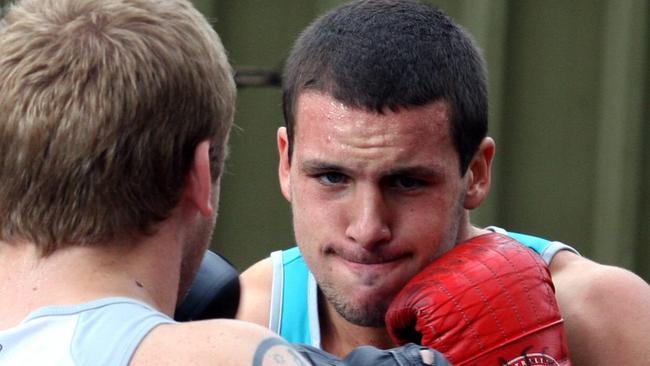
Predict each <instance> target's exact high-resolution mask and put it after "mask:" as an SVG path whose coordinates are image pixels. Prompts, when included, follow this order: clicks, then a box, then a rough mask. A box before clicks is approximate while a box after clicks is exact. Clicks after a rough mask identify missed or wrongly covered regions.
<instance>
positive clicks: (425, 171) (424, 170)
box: [383, 165, 444, 178]
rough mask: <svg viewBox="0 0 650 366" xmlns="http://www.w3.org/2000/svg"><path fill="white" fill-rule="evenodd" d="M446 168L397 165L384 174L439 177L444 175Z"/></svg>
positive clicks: (390, 175) (388, 175) (391, 175)
mask: <svg viewBox="0 0 650 366" xmlns="http://www.w3.org/2000/svg"><path fill="white" fill-rule="evenodd" d="M443 172H444V170H443V169H441V168H439V167H435V166H434V167H430V166H421V165H417V166H404V167H396V168H392V169H389V170H388V171H387V172H386V173H385V174H383V175H384V176H387V177H394V176H412V177H430V178H437V177H442V176H443V175H444V173H443Z"/></svg>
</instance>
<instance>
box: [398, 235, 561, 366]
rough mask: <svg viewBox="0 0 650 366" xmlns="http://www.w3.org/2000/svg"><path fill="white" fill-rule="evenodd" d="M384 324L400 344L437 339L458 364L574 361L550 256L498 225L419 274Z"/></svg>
mask: <svg viewBox="0 0 650 366" xmlns="http://www.w3.org/2000/svg"><path fill="white" fill-rule="evenodd" d="M386 326H387V328H388V332H389V334H390V336H391V337H392V338H393V340H394V341H395V342H396V343H397V344H403V343H406V342H415V343H419V344H422V345H425V346H429V347H433V348H435V349H437V350H438V351H440V352H442V353H444V354H445V356H446V357H447V359H448V360H449V361H450V362H451V363H452V364H454V365H456V366H463V365H480V366H503V365H510V366H524V365H526V366H534V365H570V361H569V358H568V349H567V342H566V337H565V333H564V325H563V320H562V317H561V315H560V311H559V308H558V306H557V302H556V299H555V289H554V287H553V283H552V282H551V276H550V272H549V270H548V268H547V266H546V264H545V263H544V262H543V260H542V259H541V257H540V256H539V255H537V254H536V253H535V252H534V251H532V250H531V249H529V248H528V247H526V246H524V245H523V244H521V243H519V242H517V241H515V240H513V239H511V238H510V237H508V236H505V235H501V234H497V233H491V234H486V235H481V236H478V237H476V238H473V239H471V240H469V241H467V242H464V243H461V244H459V245H457V246H456V247H455V248H454V249H452V250H451V251H449V252H448V253H446V254H444V255H443V256H441V257H440V258H438V259H436V260H434V261H433V262H432V263H431V264H430V265H428V266H427V267H426V268H425V269H424V270H423V271H421V272H420V273H419V274H417V275H416V276H415V277H413V278H412V279H411V280H410V281H409V282H408V283H407V284H406V286H405V287H404V288H403V289H402V290H401V291H400V292H399V293H398V295H397V296H396V298H395V299H394V301H393V302H392V303H391V305H390V306H389V308H388V311H387V313H386Z"/></svg>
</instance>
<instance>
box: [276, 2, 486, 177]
mask: <svg viewBox="0 0 650 366" xmlns="http://www.w3.org/2000/svg"><path fill="white" fill-rule="evenodd" d="M486 84H487V81H486V71H485V62H484V60H483V57H482V55H481V52H480V51H479V49H478V48H477V47H476V46H475V45H474V42H473V40H472V38H471V36H470V35H469V34H468V33H467V32H466V31H465V30H464V29H463V28H462V27H460V26H459V25H458V24H456V23H455V22H454V21H453V20H452V19H451V18H450V17H449V16H447V15H446V14H444V13H443V12H442V11H441V10H439V9H438V8H436V7H434V6H432V5H427V4H422V3H419V2H417V1H409V0H361V1H352V2H349V3H346V4H343V5H342V6H339V7H337V8H335V9H333V10H331V11H329V12H327V13H325V14H324V15H322V16H321V17H319V18H318V19H317V20H316V21H315V22H314V23H312V24H311V25H310V26H309V27H308V28H307V29H305V31H304V32H303V33H302V34H301V35H300V37H299V38H298V40H297V41H296V43H295V44H294V47H293V49H292V51H291V53H290V55H289V57H288V59H287V62H286V65H285V69H284V75H283V109H284V117H285V122H286V125H287V134H288V139H289V157H291V153H292V148H291V144H292V142H293V136H294V132H295V128H296V126H295V108H296V107H295V105H296V101H297V98H298V96H299V95H300V93H301V92H303V91H304V90H318V91H322V92H325V93H328V94H329V95H331V96H332V97H334V98H335V99H337V100H339V101H340V102H342V103H344V104H346V105H348V106H352V107H356V108H364V109H367V110H371V111H376V112H378V113H382V111H385V110H386V108H388V109H389V110H393V111H397V110H399V109H401V108H409V107H414V106H421V105H425V104H427V103H430V102H433V101H437V100H441V99H442V100H446V101H447V102H448V103H449V105H450V107H451V116H450V128H451V134H452V136H453V138H454V143H455V145H456V148H457V150H458V153H459V157H460V173H461V175H464V174H465V171H466V170H467V167H468V166H469V163H470V161H471V159H472V157H473V156H474V154H475V153H476V151H477V149H478V146H479V144H480V142H481V140H482V139H483V138H484V137H485V136H486V134H487V86H486Z"/></svg>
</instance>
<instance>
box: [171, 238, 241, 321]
mask: <svg viewBox="0 0 650 366" xmlns="http://www.w3.org/2000/svg"><path fill="white" fill-rule="evenodd" d="M239 291H240V288H239V272H237V270H236V269H235V267H233V266H232V264H230V262H228V261H227V260H226V259H225V258H223V257H222V256H220V255H218V254H216V253H214V252H212V251H210V250H207V251H206V252H205V254H204V255H203V260H202V261H201V266H200V267H199V269H198V271H197V273H196V277H195V278H194V281H193V282H192V285H191V287H190V289H189V291H188V293H187V295H186V296H185V299H183V301H182V302H181V303H180V304H179V305H178V306H177V307H176V311H175V313H174V319H175V320H177V321H190V320H203V319H215V318H234V317H235V314H236V313H237V308H238V307H239Z"/></svg>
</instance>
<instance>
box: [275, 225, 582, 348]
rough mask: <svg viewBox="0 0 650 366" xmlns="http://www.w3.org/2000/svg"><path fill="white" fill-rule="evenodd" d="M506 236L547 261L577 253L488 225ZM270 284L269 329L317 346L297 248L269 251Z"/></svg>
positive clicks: (309, 291) (314, 295)
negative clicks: (270, 263) (271, 274)
mask: <svg viewBox="0 0 650 366" xmlns="http://www.w3.org/2000/svg"><path fill="white" fill-rule="evenodd" d="M487 229H488V230H491V231H493V232H496V233H500V234H504V235H508V236H510V237H511V238H513V239H515V240H517V241H518V242H520V243H522V244H524V245H526V246H527V247H529V248H531V249H533V250H534V251H535V252H537V253H538V254H539V255H540V256H542V258H543V259H544V261H545V262H546V264H550V263H551V260H552V259H553V257H554V256H555V254H557V253H558V252H559V251H561V250H569V251H572V252H574V253H576V254H578V251H576V250H575V249H574V248H572V247H570V246H568V245H566V244H563V243H561V242H557V241H549V240H546V239H542V238H538V237H535V236H531V235H525V234H518V233H511V232H507V231H505V230H503V229H501V228H498V227H495V226H490V227H488V228H487ZM271 261H272V263H273V285H272V289H271V307H270V314H269V328H270V329H271V330H273V331H274V332H276V333H278V334H279V335H281V336H282V337H283V338H285V339H286V340H288V341H289V342H291V343H304V344H309V345H311V346H314V347H319V348H320V324H319V321H318V287H317V285H316V280H315V279H314V276H313V275H312V273H311V272H310V271H309V269H308V268H307V264H306V263H305V260H304V259H303V257H302V255H301V254H300V250H299V249H298V247H293V248H291V249H288V250H283V251H276V252H273V253H271Z"/></svg>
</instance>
